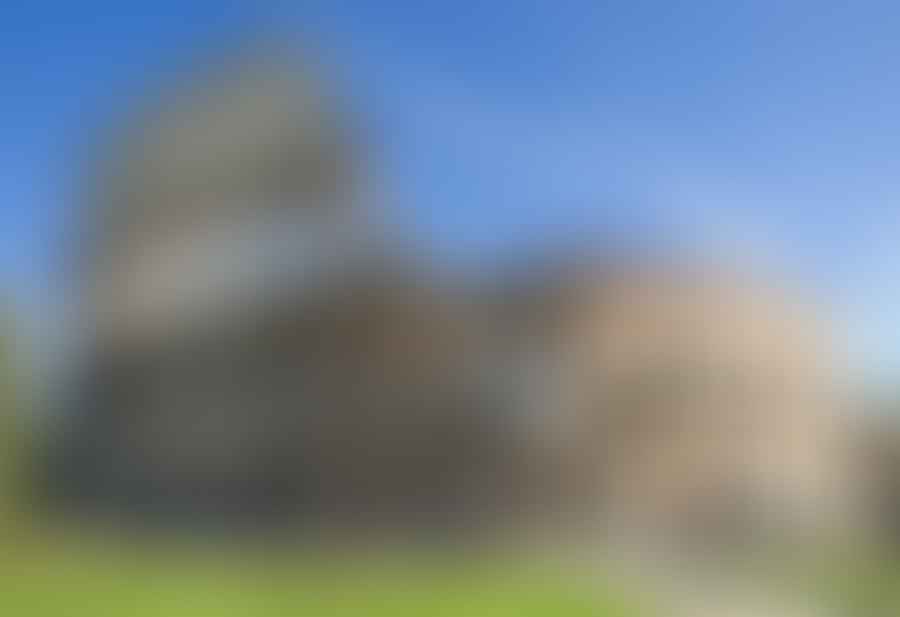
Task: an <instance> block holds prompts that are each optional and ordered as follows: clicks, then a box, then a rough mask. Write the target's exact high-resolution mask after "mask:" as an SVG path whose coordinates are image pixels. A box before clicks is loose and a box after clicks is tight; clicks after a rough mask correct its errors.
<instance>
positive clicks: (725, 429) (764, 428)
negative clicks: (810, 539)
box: [507, 264, 852, 544]
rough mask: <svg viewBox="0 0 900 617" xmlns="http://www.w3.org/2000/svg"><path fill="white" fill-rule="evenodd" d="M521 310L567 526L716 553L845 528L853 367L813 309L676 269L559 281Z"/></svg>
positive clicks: (759, 289)
mask: <svg viewBox="0 0 900 617" xmlns="http://www.w3.org/2000/svg"><path fill="white" fill-rule="evenodd" d="M523 289H524V292H523V291H522V290H523ZM511 298H512V301H511V305H512V308H511V312H510V313H508V314H509V316H510V317H509V319H508V320H507V324H508V325H512V328H511V329H510V330H509V331H508V333H507V336H509V341H511V347H510V348H511V349H513V350H514V353H512V354H511V356H510V357H511V358H512V364H511V365H510V366H512V367H514V369H515V370H513V373H517V374H518V378H517V379H513V383H514V384H515V383H518V384H519V386H513V387H511V388H510V390H509V391H510V392H518V393H519V396H518V402H517V403H516V407H517V413H518V414H519V416H520V417H521V418H522V419H523V421H521V422H519V426H520V427H522V428H526V429H528V433H529V434H530V438H529V439H530V443H532V444H533V445H532V447H531V448H530V452H532V454H533V455H535V456H538V457H540V460H541V461H542V463H541V465H540V466H539V468H540V469H541V470H542V473H543V477H542V478H540V479H539V480H537V481H536V483H539V485H540V486H543V487H547V486H549V487H551V489H550V490H547V489H546V488H542V489H541V490H539V491H538V494H539V495H541V496H542V497H543V498H544V499H547V498H550V499H552V500H554V503H555V505H556V507H561V508H562V510H563V514H568V515H569V516H571V517H574V518H575V520H579V521H581V522H582V523H584V522H590V521H593V522H595V523H597V524H598V527H599V528H601V529H606V530H607V531H609V532H610V533H612V534H613V535H614V536H616V537H623V536H625V535H629V534H633V535H635V536H638V537H641V538H644V539H648V538H653V537H656V538H658V539H660V540H661V541H666V542H669V541H672V542H682V541H685V542H690V543H693V542H695V541H697V542H698V543H700V544H702V543H709V544H713V543H718V542H738V541H741V542H747V541H751V540H753V539H754V538H756V537H757V536H759V537H762V536H765V535H767V534H769V533H770V532H772V533H771V535H770V537H774V536H776V535H777V534H775V532H776V531H777V532H778V533H784V534H786V535H787V536H793V537H800V536H802V535H805V534H815V533H818V532H819V531H820V530H825V529H826V528H830V529H831V530H837V529H839V528H841V527H842V526H843V524H844V522H845V517H846V515H847V512H846V507H847V506H849V504H850V503H851V501H852V500H851V498H850V497H849V495H848V493H847V489H848V481H849V476H848V467H847V466H846V464H847V462H848V459H847V454H848V453H847V451H846V449H845V448H846V444H845V443H844V438H846V436H847V432H846V431H845V430H844V427H843V426H842V420H841V418H842V416H841V414H839V413H838V412H837V411H838V410H837V406H838V405H839V403H840V401H841V400H842V399H841V397H840V395H839V392H838V386H837V383H838V382H837V381H836V380H835V371H836V370H837V361H838V358H839V354H838V353H837V351H836V349H835V348H834V346H833V343H832V341H830V339H829V332H828V327H827V326H826V324H825V323H824V321H823V320H822V319H821V318H820V317H819V313H818V311H817V310H816V309H815V308H814V307H813V306H812V305H810V304H804V303H803V302H801V301H800V300H799V299H797V298H794V297H792V295H791V294H789V293H787V292H785V291H783V290H779V289H776V288H774V287H772V286H768V285H764V284H761V283H760V282H759V281H754V280H750V279H749V278H745V277H741V276H739V275H737V274H735V273H724V272H714V271H710V270H703V269H698V268H681V267H675V266H665V265H660V264H656V265H652V266H649V267H643V266H642V267H631V266H629V267H614V266H613V265H612V264H607V267H601V268H600V269H599V270H597V269H596V268H588V269H587V270H586V271H576V272H574V273H572V272H570V273H568V274H560V272H556V273H553V275H552V276H551V277H550V281H549V282H548V281H544V282H541V281H536V282H533V284H532V285H531V290H530V291H528V286H527V285H526V286H523V287H522V289H520V291H519V293H518V294H513V295H512V296H511ZM529 298H530V299H529ZM529 306H530V307H531V308H530V309H528V308H527V307H529ZM592 513H593V514H592Z"/></svg>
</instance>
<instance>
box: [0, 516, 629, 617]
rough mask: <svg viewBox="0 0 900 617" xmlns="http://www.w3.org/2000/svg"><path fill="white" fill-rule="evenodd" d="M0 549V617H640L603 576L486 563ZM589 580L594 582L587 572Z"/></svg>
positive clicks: (20, 541)
mask: <svg viewBox="0 0 900 617" xmlns="http://www.w3.org/2000/svg"><path fill="white" fill-rule="evenodd" d="M7 540H8V541H7V542H6V546H5V547H4V546H0V551H2V552H0V615H15V616H16V617H44V616H46V617H82V616H84V617H107V616H108V617H214V616H215V617H270V616H271V617H292V616H298V617H506V616H508V617H530V616H533V617H582V616H583V617H642V616H643V615H646V614H647V613H645V612H644V611H640V610H638V608H637V606H636V605H635V604H634V603H633V602H631V601H627V600H626V599H625V598H624V597H622V596H623V595H624V594H623V593H622V590H621V589H615V588H613V587H611V586H605V585H603V584H601V583H600V582H599V580H600V579H601V578H602V577H599V576H596V577H590V578H588V577H576V576H571V575H566V574H564V573H563V572H562V570H561V569H560V568H552V567H547V566H541V567H535V566H525V565H523V564H510V563H505V564H499V563H489V562H488V561H485V560H474V559H469V560H462V559H459V558H458V559H453V560H451V559H440V560H439V559H435V558H433V557H432V558H430V559H426V558H424V557H410V556H406V557H404V558H402V559H401V558H399V557H393V558H385V557H375V556H368V557H365V558H361V557H359V556H356V557H354V558H350V557H347V556H336V555H331V556H328V557H326V556H324V555H322V554H318V553H316V552H315V551H303V550H296V551H287V550H281V551H277V554H273V553H272V552H271V551H259V550H256V551H251V550H248V551H244V552H242V551H240V550H238V549H228V550H214V549H210V548H206V549H198V550H187V549H185V548H183V547H180V548H171V547H170V548H168V549H166V548H160V547H155V548H153V549H148V548H147V547H143V548H140V549H137V548H132V549H129V550H123V549H122V548H121V547H120V548H118V549H112V548H110V547H108V546H107V547H102V546H100V545H99V544H92V543H91V542H83V543H80V544H79V545H75V544H73V543H68V542H62V543H60V542H59V541H54V542H49V541H46V540H42V541H34V540H31V541H29V540H28V539H27V537H25V536H22V535H21V533H19V534H16V537H15V538H14V539H13V538H7ZM595 578H596V580H595Z"/></svg>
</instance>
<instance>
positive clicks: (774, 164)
mask: <svg viewBox="0 0 900 617" xmlns="http://www.w3.org/2000/svg"><path fill="white" fill-rule="evenodd" d="M60 4H61V3H60ZM218 4H219V3H207V2H193V3H184V2H174V1H171V0H160V1H158V2H155V3H152V4H150V3H148V4H147V6H146V7H145V8H144V9H143V10H137V11H135V10H134V9H131V10H126V9H125V8H124V7H122V6H121V5H120V4H118V3H116V4H114V3H108V4H107V3H92V2H79V3H71V6H70V7H61V6H47V5H43V3H39V2H32V3H22V4H19V5H17V6H10V7H6V9H5V14H4V19H3V26H2V29H3V30H4V31H3V32H2V36H0V48H2V52H3V56H2V57H3V59H4V64H5V69H6V70H5V77H6V84H7V87H6V90H5V92H4V97H3V105H4V112H5V113H4V115H3V122H4V124H5V126H4V129H5V130H4V137H5V139H4V140H3V146H2V147H0V157H2V159H0V160H2V163H3V169H4V173H3V174H2V175H0V195H2V203H0V285H2V286H3V287H8V288H9V289H11V290H12V292H13V294H14V297H15V298H16V299H17V300H18V302H19V304H20V305H23V306H26V307H29V309H30V308H34V309H35V310H36V311H39V310H40V307H41V305H42V304H46V303H47V302H48V300H47V298H48V293H52V291H48V290H52V287H53V283H52V282H51V278H50V276H49V274H50V273H52V271H53V270H54V269H55V268H56V267H57V266H58V264H59V257H60V256H59V247H60V238H61V235H62V234H63V231H64V229H65V226H66V222H67V220H69V217H70V216H71V212H72V208H73V205H74V204H73V195H72V191H73V188H74V183H75V182H76V180H77V177H78V172H79V166H80V165H81V164H82V163H83V159H84V149H85V146H86V144H89V143H90V139H91V135H92V134H93V132H94V131H95V130H96V128H97V127H98V126H101V125H102V123H103V122H104V121H105V120H107V119H108V118H109V117H110V114H114V113H116V112H117V111H121V110H122V109H123V108H126V107H127V105H128V103H129V102H130V100H131V99H132V98H134V97H136V96H138V95H139V94H140V93H141V92H143V91H145V90H146V85H147V82H148V81H152V79H153V78H154V76H157V75H159V74H165V72H166V71H167V70H169V69H170V68H171V67H173V66H177V65H178V61H179V59H188V60H189V59H190V57H191V55H192V54H194V53H196V52H198V51H202V50H203V49H204V48H205V47H207V46H209V45H211V44H216V43H217V42H219V41H220V40H221V39H222V38H223V37H229V36H236V33H240V32H242V31H253V30H255V29H256V25H260V28H261V29H262V30H264V31H265V30H267V29H268V30H274V31H277V32H278V33H279V34H280V35H282V36H287V37H295V36H296V37H297V38H298V40H302V41H304V42H305V45H306V46H307V47H308V48H310V49H312V50H314V51H315V53H316V54H317V55H320V56H321V61H322V63H323V64H324V65H326V66H327V67H328V68H329V69H332V70H333V74H334V76H335V82H336V86H337V88H338V89H339V91H340V92H341V93H342V94H344V95H346V97H347V100H348V102H349V105H350V106H351V107H352V108H353V111H354V112H356V113H358V116H359V123H360V125H361V130H362V133H363V135H364V136H365V139H366V141H367V145H368V147H369V149H370V152H371V159H372V163H373V165H374V166H375V171H376V174H377V179H378V182H379V184H380V185H381V190H382V200H383V201H384V202H385V203H386V204H387V205H388V207H389V208H390V211H391V215H392V216H393V217H395V219H396V221H397V222H398V223H399V224H403V225H404V226H406V227H407V228H408V229H410V230H411V231H414V232H415V233H416V234H417V237H419V238H421V241H422V244H423V246H427V247H428V249H429V250H430V251H432V252H433V253H434V255H435V257H436V258H438V259H441V260H443V261H446V262H447V263H448V264H451V265H453V266H459V267H462V268H470V269H471V268H474V269H479V268H482V267H485V266H486V265H490V264H494V263H497V262H498V261H499V260H502V259H505V258H507V257H508V256H510V255H515V254H517V253H520V252H522V251H525V250H527V249H530V248H534V247H540V246H542V245H548V244H549V245H554V244H565V243H575V242H577V243H585V244H591V245H608V244H615V245H617V246H618V245H623V246H634V247H650V248H656V247H666V248H673V247H674V248H677V249H678V250H685V251H693V252H697V253H700V254H701V255H703V256H709V257H715V258H729V259H730V258H736V256H740V258H741V259H750V260H751V261H753V262H754V263H758V264H760V265H762V267H766V268H772V269H774V270H775V271H779V272H783V273H785V274H786V275H787V276H790V277H793V278H796V279H797V280H800V281H802V282H803V283H804V284H806V285H808V286H810V287H811V288H813V289H814V290H815V291H816V293H819V294H821V296H822V297H823V298H824V299H825V300H826V301H827V302H828V303H829V304H830V305H831V306H832V307H833V308H834V310H835V312H836V313H837V314H838V315H839V316H840V319H842V320H843V323H846V325H847V327H848V332H849V333H850V339H851V344H852V347H853V351H854V354H855V355H854V358H855V360H854V361H855V363H856V365H857V366H859V367H860V370H861V371H864V372H865V373H866V375H868V376H870V377H873V378H879V377H883V376H888V377H889V376H891V375H898V374H900V319H898V315H900V242H898V241H897V238H898V237H900V201H898V200H900V36H898V33H900V6H896V5H892V3H880V4H867V3H845V2H833V3H832V2H827V1H821V2H806V1H801V0H797V1H793V0H784V1H780V2H776V1H771V2H769V1H767V0H758V1H755V2H746V3H745V2H727V3H725V2H682V3H671V2H654V3H649V2H640V1H632V2H621V3H602V2H596V1H595V2H580V1H571V2H564V1H559V0H557V1H556V2H536V1H520V2H508V1H497V2H490V3H488V2H475V1H470V2H465V1H461V2H453V3H442V4H444V7H443V8H436V7H437V5H438V4H439V3H419V2H365V1H358V2H353V1H348V2H321V3H311V2H308V3H304V2H299V3H293V4H292V5H291V7H290V8H284V7H275V8H271V9H269V8H264V9H261V8H250V7H251V3H245V4H242V5H232V6H234V7H236V8H230V9H223V8H222V7H221V6H218ZM188 5H189V6H188ZM426 5H428V6H426Z"/></svg>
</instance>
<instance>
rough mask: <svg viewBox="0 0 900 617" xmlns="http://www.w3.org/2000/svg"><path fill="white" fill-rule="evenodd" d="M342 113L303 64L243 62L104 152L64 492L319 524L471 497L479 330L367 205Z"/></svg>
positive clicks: (197, 81)
mask: <svg viewBox="0 0 900 617" xmlns="http://www.w3.org/2000/svg"><path fill="white" fill-rule="evenodd" d="M337 116H338V114H337V113H336V111H335V107H334V105H333V103H332V102H331V101H330V100H329V99H327V97H325V96H324V95H323V93H322V92H320V90H319V88H318V84H317V82H316V81H315V80H314V79H311V78H310V77H309V76H308V75H305V74H304V72H303V67H302V66H298V65H297V64H296V63H295V62H293V61H292V60H291V59H287V58H285V57H281V56H273V55H271V54H269V53H265V54H262V55H259V54H255V53H250V54H239V55H237V56H235V57H232V58H229V59H228V60H227V61H225V62H222V63H221V64H220V65H217V66H215V67H213V68H212V69H211V70H206V69H204V70H201V71H200V72H198V73H196V74H189V75H188V76H187V78H186V81H183V82H179V83H178V84H176V85H175V86H174V87H173V88H171V89H170V90H169V91H167V92H166V93H164V96H162V97H160V100H159V102H158V103H155V104H153V105H149V106H148V109H147V110H145V112H144V113H143V114H142V115H140V116H139V117H138V118H137V119H135V120H133V121H132V123H131V124H129V125H128V126H126V128H125V130H124V131H123V132H122V134H121V135H120V136H119V139H117V140H115V141H114V142H113V143H112V144H111V146H110V148H109V152H108V153H107V156H106V157H105V158H104V159H103V160H102V161H101V164H100V165H99V166H98V173H97V174H96V178H95V181H94V184H93V186H92V187H91V189H92V190H91V191H90V197H91V203H90V204H89V205H90V207H91V208H92V210H91V211H90V220H89V224H88V234H87V238H88V239H89V242H88V243H87V246H86V249H87V250H86V251H84V254H85V259H84V262H83V264H82V266H83V271H82V272H81V282H82V291H83V294H82V296H83V297H82V302H83V304H82V314H81V319H82V328H83V329H84V330H85V331H87V332H89V333H90V334H91V336H90V344H89V346H88V347H87V348H86V349H85V350H84V353H83V357H82V359H81V363H80V366H81V368H82V369H83V371H82V372H83V373H84V375H83V376H82V378H81V379H80V382H79V384H78V387H77V390H78V397H77V399H76V401H75V402H74V403H73V404H72V405H70V407H71V408H70V409H68V410H66V426H67V431H66V433H65V437H64V439H63V443H62V444H61V445H60V446H59V448H58V455H57V456H56V457H55V458H56V462H55V465H54V469H53V472H52V473H51V476H52V478H53V479H52V482H51V483H52V484H53V485H54V486H55V487H56V489H57V492H62V493H65V494H66V495H68V496H69V497H70V498H72V500H73V501H76V502H78V501H80V502H88V503H92V504H100V505H105V506H111V507H112V508H113V509H118V510H130V511H136V512H139V513H142V514H156V513H160V514H163V515H172V516H173V517H175V518H184V517H185V516H186V515H193V514H203V515H204V516H210V515H211V516H212V517H213V518H226V517H228V516H229V515H230V514H236V515H241V514H245V513H249V514H253V515H258V514H267V513H275V514H288V515H289V517H288V518H292V519H293V520H298V521H299V520H305V519H310V518H317V519H319V521H318V522H322V521H323V520H324V521H325V522H337V521H340V520H342V519H353V518H361V519H369V520H371V519H374V518H384V519H385V520H391V519H393V520H399V518H400V513H401V512H402V513H403V515H404V516H405V517H406V518H407V519H409V518H413V517H423V518H424V517H427V516H437V515H440V516H443V517H445V518H447V517H448V516H447V515H448V513H449V512H450V511H452V510H453V507H454V506H453V504H454V503H456V502H460V503H461V501H462V493H463V490H464V489H463V485H464V484H465V483H466V482H468V480H467V479H466V477H467V476H470V475H471V474H473V473H475V471H476V468H477V467H478V461H479V457H480V456H481V454H487V453H488V452H489V450H487V449H485V448H482V446H480V445H478V435H476V433H478V432H479V431H481V427H480V426H479V427H478V428H476V426H475V425H476V424H479V423H480V421H479V420H475V416H474V409H475V405H473V404H471V402H470V401H471V399H472V398H473V397H472V392H471V388H469V387H468V385H467V377H466V375H467V374H468V373H470V372H471V371H469V370H468V369H467V368H466V366H465V364H466V357H465V354H466V352H465V351H464V350H465V349H466V348H467V346H468V345H469V340H470V338H471V337H470V336H469V335H468V334H467V333H466V332H464V331H462V330H461V329H460V328H459V327H457V324H458V323H459V321H458V314H457V309H458V308H459V306H458V303H456V302H455V301H453V300H451V298H450V297H449V296H448V295H446V294H444V293H443V292H441V291H440V290H439V288H438V287H437V286H436V285H434V283H435V281H434V280H433V278H432V277H431V276H429V275H427V274H425V273H424V272H422V270H421V268H419V266H417V265H415V264H410V263H406V262H403V263H401V261H400V260H399V259H398V258H397V256H396V254H395V253H396V252H395V250H394V247H393V246H391V245H388V244H387V243H386V242H385V240H384V238H383V237H381V236H380V235H379V233H378V221H377V219H375V218H374V217H372V216H371V215H370V214H369V213H368V212H366V211H365V210H364V209H361V208H360V203H361V202H362V201H364V200H365V191H364V189H363V188H361V186H360V185H361V181H360V178H359V174H358V172H357V170H356V161H355V151H354V150H353V148H352V146H353V145H354V144H352V143H351V142H350V141H349V140H348V139H347V137H346V135H344V134H343V132H342V129H343V125H342V124H341V122H340V120H339V119H338V117H337ZM473 431H474V432H473ZM479 471H480V469H479ZM466 490H467V489H466ZM470 497H471V495H468V494H467V495H466V499H465V501H466V502H471V499H470Z"/></svg>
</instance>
